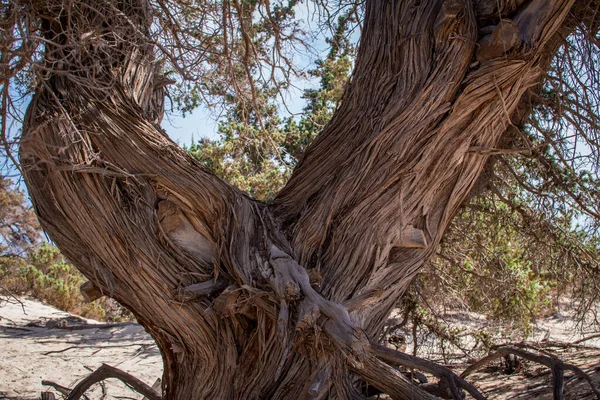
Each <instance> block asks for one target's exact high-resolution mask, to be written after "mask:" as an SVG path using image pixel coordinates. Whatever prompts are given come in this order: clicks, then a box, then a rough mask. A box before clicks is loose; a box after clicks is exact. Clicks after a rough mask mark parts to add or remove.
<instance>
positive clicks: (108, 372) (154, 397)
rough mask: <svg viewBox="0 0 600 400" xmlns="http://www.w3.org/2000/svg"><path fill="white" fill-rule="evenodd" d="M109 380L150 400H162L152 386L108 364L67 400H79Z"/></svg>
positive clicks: (71, 393)
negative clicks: (121, 383)
mask: <svg viewBox="0 0 600 400" xmlns="http://www.w3.org/2000/svg"><path fill="white" fill-rule="evenodd" d="M108 378H116V379H119V380H120V381H122V382H123V383H125V384H126V385H127V386H129V387H130V388H131V389H132V390H135V391H136V392H138V393H140V394H143V395H144V396H146V397H147V398H148V399H149V400H161V399H162V397H161V396H159V395H158V394H157V393H156V392H155V391H154V390H153V389H152V388H151V387H150V386H148V385H146V384H145V383H144V382H142V381H140V380H139V379H137V378H136V377H134V376H132V375H130V374H128V373H127V372H125V371H122V370H120V369H118V368H115V367H111V366H110V365H107V364H102V366H101V367H100V368H98V369H97V370H96V371H94V372H92V373H91V374H90V375H88V376H87V378H85V379H84V380H82V381H81V382H79V383H78V384H77V385H76V386H75V387H74V388H73V390H71V391H70V392H69V395H68V397H67V400H77V399H80V398H81V397H82V396H84V393H85V392H86V390H88V389H89V388H90V386H92V385H93V384H95V383H98V382H100V381H103V380H105V379H108Z"/></svg>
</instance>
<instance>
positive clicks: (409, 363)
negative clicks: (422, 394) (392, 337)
mask: <svg viewBox="0 0 600 400" xmlns="http://www.w3.org/2000/svg"><path fill="white" fill-rule="evenodd" d="M371 350H372V351H373V353H374V354H375V356H376V357H377V358H379V359H380V360H382V361H385V362H386V363H388V364H391V365H401V366H404V367H407V368H412V369H418V370H421V371H425V372H429V373H430V374H432V375H434V376H436V377H438V378H440V379H441V380H445V381H446V383H448V385H449V388H450V390H451V393H452V396H453V398H454V399H462V398H463V397H462V395H461V394H460V391H459V389H458V388H459V387H461V388H463V389H465V390H466V391H467V392H469V394H470V395H471V396H473V397H474V398H475V399H478V400H485V396H483V395H482V394H481V393H480V392H479V391H478V390H477V389H476V388H475V386H473V385H471V384H470V383H468V382H467V381H465V380H464V379H463V377H460V376H458V375H456V374H455V373H454V372H452V371H451V370H450V369H448V368H446V367H443V366H441V365H438V364H436V363H433V362H431V361H428V360H424V359H422V358H419V357H414V356H411V355H409V354H405V353H401V352H399V351H396V350H393V349H390V348H388V347H385V346H382V345H379V344H371Z"/></svg>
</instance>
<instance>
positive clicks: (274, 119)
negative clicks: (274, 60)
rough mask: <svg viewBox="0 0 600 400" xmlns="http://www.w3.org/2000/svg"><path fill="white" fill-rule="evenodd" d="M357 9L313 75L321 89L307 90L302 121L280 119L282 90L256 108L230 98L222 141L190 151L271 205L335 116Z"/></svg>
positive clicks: (341, 21)
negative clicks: (278, 94) (319, 133)
mask: <svg viewBox="0 0 600 400" xmlns="http://www.w3.org/2000/svg"><path fill="white" fill-rule="evenodd" d="M353 13H354V11H353V10H351V12H349V13H348V14H347V15H345V16H340V17H339V18H338V23H337V25H336V27H335V34H334V37H333V38H332V39H330V40H328V43H329V45H330V50H329V52H328V54H327V57H326V58H325V59H324V60H319V61H318V62H317V68H316V69H314V70H312V71H309V74H310V75H311V76H312V77H314V78H315V79H316V78H318V79H319V81H320V87H319V88H318V89H309V90H306V91H305V92H304V95H303V98H304V99H305V100H306V101H307V106H306V107H305V108H304V113H303V116H302V118H300V119H299V120H295V119H293V118H291V117H289V118H286V119H282V118H280V117H279V114H278V109H277V106H276V104H275V97H276V94H277V92H276V91H275V90H265V91H262V92H261V93H258V94H256V98H255V99H254V104H250V103H248V102H247V101H243V100H240V99H238V98H235V97H230V98H228V100H229V104H228V112H227V118H226V120H225V121H224V122H222V123H221V124H220V125H219V130H218V133H219V136H220V138H219V139H218V140H214V141H213V140H209V139H201V140H200V141H198V142H196V143H192V145H191V146H190V147H189V148H188V149H187V150H188V151H189V152H190V153H191V154H192V155H193V156H194V157H195V158H196V159H198V160H199V161H201V162H202V163H204V165H206V166H208V167H209V168H211V169H212V170H213V171H214V172H215V173H216V174H217V175H219V176H221V177H223V178H224V179H225V180H227V181H228V182H230V183H231V184H233V185H234V186H236V187H238V188H239V189H241V190H243V191H245V192H247V193H249V194H250V195H252V196H253V197H255V198H256V199H259V200H263V201H268V200H270V199H272V198H273V197H274V196H275V194H276V193H277V192H278V191H279V190H280V189H281V187H283V185H284V184H285V182H286V181H287V179H288V178H289V175H290V173H291V169H292V168H293V166H294V165H295V164H296V163H297V161H298V160H299V159H300V157H301V156H302V154H304V151H305V149H306V147H307V146H308V144H309V143H310V142H311V141H312V140H313V139H314V138H315V137H316V135H317V134H318V132H319V131H320V130H321V129H322V128H323V127H324V126H325V124H326V123H327V122H328V121H329V119H330V118H331V115H332V114H333V111H334V110H335V108H336V107H337V105H338V103H339V101H340V99H341V96H342V93H343V88H344V84H345V82H346V80H347V79H348V75H349V73H350V68H351V66H352V59H353V56H354V52H355V48H354V46H353V45H352V44H351V42H350V40H349V39H348V38H347V36H346V34H347V30H348V28H349V25H350V24H351V23H353V22H354V20H353V17H352V15H353Z"/></svg>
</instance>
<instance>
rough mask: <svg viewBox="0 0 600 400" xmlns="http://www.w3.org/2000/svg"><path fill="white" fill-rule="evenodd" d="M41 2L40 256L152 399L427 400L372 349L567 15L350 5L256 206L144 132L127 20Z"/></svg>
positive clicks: (35, 180) (147, 95) (29, 126)
mask: <svg viewBox="0 0 600 400" xmlns="http://www.w3.org/2000/svg"><path fill="white" fill-rule="evenodd" d="M47 3H48V4H47V5H46V6H45V7H46V9H44V15H46V18H47V23H46V24H45V32H44V34H45V35H46V37H47V38H48V39H51V40H50V41H49V43H53V44H48V48H47V53H46V54H47V55H46V57H47V64H48V67H49V68H50V69H52V70H53V72H52V73H50V74H49V75H48V77H47V79H46V80H45V81H44V82H43V83H42V84H40V86H39V88H38V90H37V93H36V95H35V97H34V99H33V101H32V102H31V105H30V106H29V110H28V116H27V121H26V126H25V128H24V132H23V138H22V143H21V160H22V163H23V166H24V170H25V179H26V183H27V186H28V188H29V192H30V194H31V197H32V200H33V203H34V206H35V209H36V211H37V213H38V215H39V217H40V220H41V222H42V225H43V226H44V228H45V229H46V231H47V232H48V234H49V235H50V237H51V238H52V240H53V241H54V242H55V243H56V244H57V245H58V246H59V247H60V249H61V250H62V252H63V253H64V254H65V255H66V256H67V257H68V258H69V260H70V261H71V262H73V263H74V264H75V265H76V266H77V267H78V268H79V269H80V270H81V271H82V272H83V273H84V274H85V275H86V276H87V277H88V278H89V279H90V280H91V281H92V282H93V283H94V285H96V286H97V287H98V288H99V289H100V290H101V291H102V292H103V293H104V294H106V295H109V296H111V297H114V298H116V299H117V300H118V301H119V302H120V303H122V304H123V305H125V306H126V307H127V308H129V309H130V310H131V311H132V312H133V313H134V314H135V316H136V317H137V319H138V321H139V322H140V323H141V324H142V325H143V326H144V327H145V328H146V330H147V331H148V332H149V333H150V334H151V335H152V336H153V337H154V339H155V340H156V342H157V344H158V346H159V348H160V350H161V353H162V356H163V360H164V367H165V369H164V371H165V372H164V379H163V382H164V383H163V385H164V386H163V391H164V394H165V396H166V397H167V398H169V399H202V398H213V399H228V398H237V399H253V398H268V399H290V398H361V397H362V396H363V395H362V394H361V381H364V382H368V383H369V384H371V385H374V386H376V387H378V388H379V389H381V390H384V391H385V392H387V393H389V394H390V395H392V397H394V398H411V399H419V398H422V399H425V398H432V396H431V395H428V394H427V393H425V392H422V391H417V390H416V389H415V388H414V387H411V384H410V383H408V381H406V379H404V378H403V377H402V376H401V375H400V374H399V373H398V372H397V371H396V370H394V369H392V368H391V367H389V366H387V364H385V363H383V362H382V361H380V360H379V359H378V358H377V357H375V355H374V353H373V351H372V349H371V345H370V342H373V343H377V342H379V340H380V339H381V338H380V336H379V335H380V333H381V329H382V327H383V323H384V321H385V319H386V317H387V316H388V314H389V312H390V310H391V309H392V308H393V307H394V305H395V304H396V303H397V301H398V300H399V299H400V297H401V296H402V295H403V293H404V292H405V290H406V288H407V287H408V285H409V284H410V282H411V280H412V279H413V277H414V276H415V274H416V273H417V272H418V271H419V269H420V268H421V267H422V266H423V264H424V263H425V262H426V261H427V260H428V259H429V258H430V257H431V255H432V254H433V252H434V249H435V247H436V246H437V244H438V243H439V241H440V240H441V237H442V235H443V233H444V230H445V229H446V227H447V226H448V223H449V221H450V219H451V218H452V216H453V215H454V214H455V212H456V211H457V208H458V207H459V205H460V204H461V202H462V201H463V200H464V199H465V198H466V196H467V195H468V193H469V191H470V189H471V188H472V186H473V184H474V183H475V181H476V180H477V178H478V176H479V174H480V172H481V171H482V168H483V166H484V164H485V162H486V160H487V154H489V153H490V151H491V150H493V149H494V148H495V147H496V146H497V143H498V141H499V139H500V138H501V136H502V135H503V134H504V133H505V132H506V130H507V129H508V128H509V127H510V126H511V125H512V122H511V119H510V118H511V116H512V115H513V113H515V111H516V110H517V107H518V106H519V105H520V102H522V97H523V94H524V93H525V92H526V91H527V90H528V89H529V88H531V87H532V86H535V85H537V84H538V83H539V81H540V77H541V74H542V71H541V69H540V65H543V63H544V62H547V60H548V58H549V55H551V53H552V52H553V51H555V50H556V42H555V41H554V40H553V38H554V37H555V35H556V34H557V32H558V31H559V29H561V28H563V27H564V26H566V23H567V22H566V20H565V19H566V16H567V15H568V13H569V10H570V8H571V5H572V4H573V1H561V0H555V1H538V0H533V1H531V2H527V1H525V2H524V1H516V0H514V1H505V2H497V1H496V0H493V1H485V2H484V1H480V2H476V3H475V4H473V3H471V2H469V1H466V2H465V1H462V0H446V1H441V0H429V1H423V0H418V1H417V0H415V1H395V2H391V1H384V0H370V1H368V3H367V9H366V15H365V22H364V27H363V37H362V39H361V43H360V51H359V56H358V59H357V61H356V68H355V71H354V73H353V75H352V79H351V82H350V83H349V85H348V87H347V89H346V92H345V94H344V97H343V100H342V103H341V106H340V108H339V109H338V110H337V112H336V113H335V115H334V117H333V119H332V121H331V122H330V123H329V125H328V126H327V127H326V128H325V130H324V131H323V132H322V133H321V134H320V136H319V137H318V138H317V139H316V140H315V142H314V143H313V144H312V145H311V146H310V148H309V149H308V151H307V153H306V155H305V157H304V159H303V160H302V162H301V163H300V165H299V166H298V167H297V169H296V171H295V172H294V174H293V176H292V178H291V180H290V181H289V183H288V184H287V186H286V187H285V188H284V189H283V190H282V192H281V193H280V194H279V195H278V196H277V198H276V200H275V201H274V202H273V203H272V204H262V203H260V202H257V201H255V200H253V199H251V198H249V197H248V196H246V195H244V194H243V193H241V192H239V191H238V190H236V189H234V188H233V187H231V186H230V185H228V184H227V183H225V182H223V181H222V180H220V179H219V178H217V177H216V176H214V175H213V174H212V173H211V172H210V171H208V170H207V169H206V168H204V167H203V166H201V165H199V164H198V163H197V162H196V161H194V160H193V159H192V158H191V157H190V156H189V155H188V154H186V153H185V152H184V151H183V150H181V149H180V148H179V147H177V146H176V145H175V144H174V143H173V142H172V141H171V140H169V139H168V138H167V137H166V136H165V134H164V132H163V131H162V130H161V129H160V128H159V126H158V123H159V121H160V116H161V110H160V104H161V100H162V90H161V89H160V86H161V84H160V79H161V77H160V76H159V75H158V74H157V68H155V67H154V64H153V63H154V60H153V59H152V49H151V48H149V46H147V45H144V44H143V39H144V32H145V31H146V30H147V29H149V24H150V23H151V21H149V20H148V19H147V18H146V17H145V15H146V14H145V12H146V11H147V10H145V9H144V7H145V6H144V4H145V2H143V1H141V0H140V1H139V2H137V1H134V0H129V1H122V2H115V3H117V4H116V5H114V6H110V5H107V4H109V3H107V2H104V1H101V0H98V1H93V2H91V3H93V4H94V7H89V8H86V7H82V6H79V5H77V4H71V3H70V4H69V5H67V6H64V5H62V4H60V3H61V2H59V1H57V4H53V2H47ZM76 3H77V2H76ZM498 4H500V7H501V8H500V9H498ZM113 8H114V9H118V11H119V12H115V11H114V10H113ZM67 15H68V18H67ZM106 15H111V16H112V17H111V19H110V22H111V24H113V25H114V26H113V29H114V32H116V33H115V34H114V37H113V36H111V33H110V32H109V33H107V32H106V31H105V30H104V31H103V29H106V28H103V24H104V22H105V21H106V18H107V17H106ZM499 15H502V18H503V19H502V21H501V22H500V20H499V18H498V16H499ZM78 18H79V19H78ZM486 25H489V26H486ZM111 26H112V25H111ZM132 26H134V28H135V29H134V28H132ZM119 29H120V31H119ZM90 32H91V34H92V35H95V34H98V35H99V36H98V37H102V40H104V41H106V44H107V47H108V48H110V49H113V50H114V51H113V53H111V54H109V55H108V56H107V55H106V54H107V53H106V51H105V50H104V49H102V48H101V46H102V41H101V40H100V42H98V41H92V42H91V43H94V44H88V45H87V46H89V48H88V49H87V51H88V53H87V54H88V56H87V57H84V56H81V55H80V53H77V54H75V53H76V50H77V48H76V47H72V48H71V47H69V46H70V42H69V41H68V40H66V39H65V38H72V37H76V38H80V37H82V36H83V35H84V34H85V35H89V34H90ZM140 32H141V33H140ZM117 33H118V34H117ZM121 37H132V38H137V39H132V42H131V43H128V44H120V42H119V40H120V39H119V38H121ZM136 40H137V44H136ZM86 43H87V42H86ZM98 43H100V44H98ZM53 46H55V47H53ZM94 46H96V47H94ZM77 57H79V58H77ZM73 59H75V60H76V61H77V63H75V62H73V63H69V62H68V61H69V60H73ZM57 60H60V62H58V61H57ZM98 63H101V65H100V66H99V67H98ZM96 67H97V68H96ZM82 71H83V72H82ZM90 71H92V72H90ZM521 105H522V103H521Z"/></svg>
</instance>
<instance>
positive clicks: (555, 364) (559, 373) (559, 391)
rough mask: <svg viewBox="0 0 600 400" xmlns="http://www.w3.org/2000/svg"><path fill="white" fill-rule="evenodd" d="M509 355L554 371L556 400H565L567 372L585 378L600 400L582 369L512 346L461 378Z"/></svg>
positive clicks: (501, 348) (468, 370)
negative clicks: (565, 374)
mask: <svg viewBox="0 0 600 400" xmlns="http://www.w3.org/2000/svg"><path fill="white" fill-rule="evenodd" d="M509 354H514V355H516V356H518V357H521V358H523V359H525V360H529V361H533V362H535V363H538V364H542V365H545V366H547V367H548V368H550V370H551V371H552V378H553V379H552V381H553V394H554V399H555V400H564V393H563V391H564V371H565V370H569V371H573V372H574V373H575V374H576V375H577V376H579V377H580V378H583V379H584V380H585V381H586V382H587V383H588V384H589V385H590V387H591V388H592V391H593V392H594V394H595V395H596V398H597V399H600V392H599V391H598V388H596V385H595V384H594V382H593V381H592V379H591V378H590V376H589V375H588V374H586V373H585V372H584V371H583V370H582V369H581V368H579V367H577V366H575V365H573V364H568V363H565V362H563V361H562V360H560V359H558V358H556V357H552V356H543V355H538V354H534V353H531V352H529V351H526V350H523V349H518V348H516V347H512V346H500V347H498V348H497V349H496V350H495V352H493V353H491V354H489V355H487V356H486V357H484V358H482V359H481V360H479V361H477V362H476V363H475V364H473V365H471V366H470V367H468V368H467V369H466V370H465V371H464V372H463V373H462V374H461V377H462V378H465V377H467V376H468V375H470V374H471V373H473V372H474V371H476V370H478V369H480V368H481V367H483V366H484V365H486V364H488V363H489V362H491V361H493V360H495V359H497V358H500V357H503V356H506V355H509Z"/></svg>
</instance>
